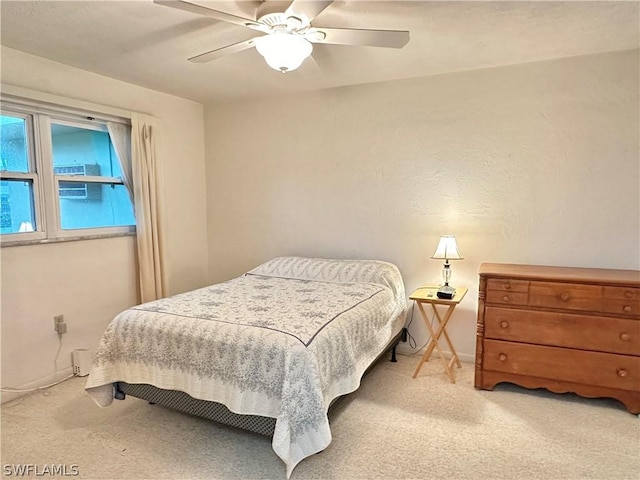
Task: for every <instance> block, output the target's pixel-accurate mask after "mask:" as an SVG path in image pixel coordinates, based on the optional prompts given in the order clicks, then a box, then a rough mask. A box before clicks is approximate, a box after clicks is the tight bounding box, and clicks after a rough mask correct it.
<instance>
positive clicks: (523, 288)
mask: <svg viewBox="0 0 640 480" xmlns="http://www.w3.org/2000/svg"><path fill="white" fill-rule="evenodd" d="M487 289H488V290H500V291H505V292H528V291H529V280H512V279H510V278H489V279H487Z"/></svg>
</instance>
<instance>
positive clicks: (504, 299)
mask: <svg viewBox="0 0 640 480" xmlns="http://www.w3.org/2000/svg"><path fill="white" fill-rule="evenodd" d="M502 301H503V302H504V303H509V295H505V296H504V297H502Z"/></svg>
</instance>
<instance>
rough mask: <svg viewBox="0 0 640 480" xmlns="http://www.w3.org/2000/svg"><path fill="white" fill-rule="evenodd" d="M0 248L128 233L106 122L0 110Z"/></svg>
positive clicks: (9, 107) (125, 196)
mask: <svg viewBox="0 0 640 480" xmlns="http://www.w3.org/2000/svg"><path fill="white" fill-rule="evenodd" d="M0 170H1V172H0V174H1V175H0V176H1V179H0V234H1V236H2V242H3V243H7V242H14V241H18V242H22V241H25V240H34V241H55V240H59V239H64V238H71V237H86V236H88V235H102V234H106V235H111V234H118V233H127V232H131V231H134V228H135V219H134V215H133V207H132V203H131V199H130V196H129V192H128V191H127V189H126V187H125V185H124V183H123V181H122V172H121V169H120V161H119V159H118V156H117V154H116V152H115V149H114V147H113V144H112V142H111V138H110V136H109V132H108V130H107V121H106V120H99V119H96V118H95V117H87V116H81V115H79V114H78V115H72V114H69V113H68V112H64V113H61V112H56V111H47V110H46V109H44V108H35V107H33V106H29V107H25V106H24V105H21V104H15V105H14V104H12V103H9V102H3V103H2V112H1V116H0Z"/></svg>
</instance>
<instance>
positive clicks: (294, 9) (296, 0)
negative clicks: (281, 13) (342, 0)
mask: <svg viewBox="0 0 640 480" xmlns="http://www.w3.org/2000/svg"><path fill="white" fill-rule="evenodd" d="M332 3H333V0H330V1H322V0H293V2H291V5H289V8H287V11H286V12H285V15H287V16H289V15H294V14H296V13H303V14H305V15H306V16H307V18H308V19H309V21H311V20H313V19H314V18H316V17H317V16H318V15H320V13H322V12H323V11H324V9H325V8H327V7H328V6H329V5H331V4H332Z"/></svg>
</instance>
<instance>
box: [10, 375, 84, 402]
mask: <svg viewBox="0 0 640 480" xmlns="http://www.w3.org/2000/svg"><path fill="white" fill-rule="evenodd" d="M72 373H73V367H70V366H69V367H67V368H63V369H62V370H58V371H57V372H56V374H55V375H53V376H52V375H47V376H46V377H43V378H40V379H38V380H33V381H31V382H28V383H23V384H22V385H11V388H17V389H20V390H30V389H32V388H36V389H37V388H39V387H44V386H45V385H50V384H52V383H55V382H59V381H60V380H62V379H64V378H66V377H68V376H69V375H71V374H72ZM2 388H9V387H8V386H7V387H5V386H4V385H3V386H2ZM35 391H36V392H37V391H38V390H35ZM31 393H33V392H9V391H6V390H3V391H2V392H0V395H1V397H0V398H1V400H0V403H6V402H10V401H11V400H15V399H16V398H19V397H23V396H25V395H29V394H31Z"/></svg>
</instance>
